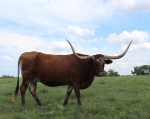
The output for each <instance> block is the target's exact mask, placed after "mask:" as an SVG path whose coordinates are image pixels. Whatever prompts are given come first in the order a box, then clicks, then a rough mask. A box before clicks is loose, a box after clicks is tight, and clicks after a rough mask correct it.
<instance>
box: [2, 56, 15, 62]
mask: <svg viewBox="0 0 150 119" xmlns="http://www.w3.org/2000/svg"><path fill="white" fill-rule="evenodd" d="M2 59H3V60H4V61H15V59H14V58H12V57H10V56H2Z"/></svg>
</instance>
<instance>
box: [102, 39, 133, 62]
mask: <svg viewBox="0 0 150 119" xmlns="http://www.w3.org/2000/svg"><path fill="white" fill-rule="evenodd" d="M131 43H132V41H131V42H130V44H129V45H128V47H127V48H126V50H125V51H124V52H123V53H122V54H120V55H118V56H107V55H105V56H104V58H105V59H119V58H121V57H123V56H124V55H125V54H126V53H127V51H128V49H129V47H130V45H131Z"/></svg>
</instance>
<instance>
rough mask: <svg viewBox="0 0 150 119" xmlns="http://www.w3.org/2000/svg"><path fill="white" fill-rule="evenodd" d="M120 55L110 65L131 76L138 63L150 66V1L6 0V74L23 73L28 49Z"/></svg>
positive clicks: (2, 60) (0, 71)
mask: <svg viewBox="0 0 150 119" xmlns="http://www.w3.org/2000/svg"><path fill="white" fill-rule="evenodd" d="M65 39H68V40H69V41H70V42H71V43H72V44H73V46H74V48H75V49H76V52H80V53H84V54H88V55H94V54H104V55H119V54H120V53H122V52H123V50H124V49H125V48H126V47H127V45H128V44H129V42H130V41H131V40H132V41H133V43H132V45H131V47H130V49H129V51H128V52H127V54H126V55H125V56H124V57H123V58H121V59H118V60H113V63H112V64H111V65H106V66H105V70H106V71H108V70H109V69H113V70H114V71H117V72H118V73H119V74H121V75H130V74H131V70H133V67H135V66H141V65H145V64H148V65H150V1H148V0H142V1H141V0H119V1H118V0H72V1H71V0H30V1H29V0H22V1H20V0H13V1H11V0H1V4H0V76H2V75H14V76H17V61H18V58H19V56H20V55H21V54H22V53H23V52H29V51H40V52H44V53H49V54H70V53H72V52H71V49H70V46H69V44H68V43H67V42H66V40H65Z"/></svg>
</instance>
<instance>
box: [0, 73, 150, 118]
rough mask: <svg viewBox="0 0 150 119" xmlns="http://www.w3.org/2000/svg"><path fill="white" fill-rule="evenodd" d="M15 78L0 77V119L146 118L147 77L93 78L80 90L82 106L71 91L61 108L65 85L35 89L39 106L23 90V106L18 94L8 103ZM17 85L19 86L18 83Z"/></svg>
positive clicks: (149, 92)
mask: <svg viewBox="0 0 150 119" xmlns="http://www.w3.org/2000/svg"><path fill="white" fill-rule="evenodd" d="M16 81H17V79H15V78H0V119H52V118H54V119H150V76H131V77H130V76H129V77H103V78H95V80H94V82H93V84H92V85H91V86H90V87H89V88H88V89H86V90H82V91H81V101H82V106H78V105H77V100H76V97H75V94H74V91H73V92H72V94H71V96H70V99H69V102H68V105H67V106H65V107H64V106H63V105H62V104H63V101H64V98H65V94H66V89H67V86H61V87H47V86H45V85H43V84H41V83H38V86H37V95H38V97H39V99H40V100H41V102H42V106H37V105H36V102H35V100H34V99H33V97H32V96H31V94H30V93H29V91H28V90H27V92H26V105H25V106H22V105H21V100H20V93H19V95H18V98H17V101H16V102H14V103H13V102H12V101H11V98H12V94H13V92H14V90H15V86H16ZM20 84H21V83H20Z"/></svg>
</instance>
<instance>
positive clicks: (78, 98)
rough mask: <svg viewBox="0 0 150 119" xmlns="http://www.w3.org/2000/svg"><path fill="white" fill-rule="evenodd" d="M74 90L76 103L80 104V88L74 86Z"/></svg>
mask: <svg viewBox="0 0 150 119" xmlns="http://www.w3.org/2000/svg"><path fill="white" fill-rule="evenodd" d="M74 91H75V94H76V97H77V101H78V105H82V103H81V101H80V88H78V87H74Z"/></svg>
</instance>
